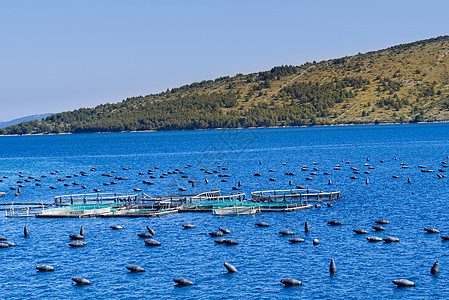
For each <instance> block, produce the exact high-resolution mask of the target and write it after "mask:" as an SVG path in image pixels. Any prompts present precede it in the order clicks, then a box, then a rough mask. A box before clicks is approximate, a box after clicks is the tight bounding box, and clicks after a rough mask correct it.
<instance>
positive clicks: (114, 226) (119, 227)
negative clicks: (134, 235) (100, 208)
mask: <svg viewBox="0 0 449 300" xmlns="http://www.w3.org/2000/svg"><path fill="white" fill-rule="evenodd" d="M109 228H111V229H113V230H119V229H124V228H125V227H123V226H120V225H112V226H110V227H109Z"/></svg>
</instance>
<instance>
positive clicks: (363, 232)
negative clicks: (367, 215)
mask: <svg viewBox="0 0 449 300" xmlns="http://www.w3.org/2000/svg"><path fill="white" fill-rule="evenodd" d="M352 231H354V232H355V234H367V233H368V231H366V230H365V229H353V230H352Z"/></svg>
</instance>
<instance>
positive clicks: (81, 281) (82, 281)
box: [72, 277, 91, 285]
mask: <svg viewBox="0 0 449 300" xmlns="http://www.w3.org/2000/svg"><path fill="white" fill-rule="evenodd" d="M72 280H73V281H74V282H75V283H76V284H77V285H88V284H91V282H90V281H89V280H87V279H86V278H81V277H74V278H72Z"/></svg>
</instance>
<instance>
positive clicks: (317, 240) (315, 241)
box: [312, 239, 320, 245]
mask: <svg viewBox="0 0 449 300" xmlns="http://www.w3.org/2000/svg"><path fill="white" fill-rule="evenodd" d="M312 243H313V244H314V245H318V244H319V243H320V240H319V239H313V241H312Z"/></svg>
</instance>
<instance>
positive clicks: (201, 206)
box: [179, 193, 246, 212]
mask: <svg viewBox="0 0 449 300" xmlns="http://www.w3.org/2000/svg"><path fill="white" fill-rule="evenodd" d="M245 197H246V196H245V193H232V194H227V195H221V194H215V195H212V196H207V195H203V194H202V193H201V194H198V195H196V196H195V197H192V198H190V199H187V201H185V202H183V203H182V205H181V206H180V207H179V211H180V212H210V211H213V206H214V205H217V204H223V203H235V202H239V203H243V202H245Z"/></svg>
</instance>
